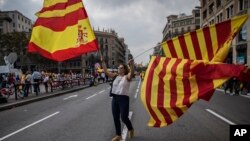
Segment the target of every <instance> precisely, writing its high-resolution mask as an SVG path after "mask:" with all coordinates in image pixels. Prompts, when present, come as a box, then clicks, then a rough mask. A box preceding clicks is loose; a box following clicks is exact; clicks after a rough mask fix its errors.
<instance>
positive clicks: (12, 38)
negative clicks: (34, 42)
mask: <svg viewBox="0 0 250 141" xmlns="http://www.w3.org/2000/svg"><path fill="white" fill-rule="evenodd" d="M28 39H29V34H28V33H25V32H12V33H6V34H1V36H0V51H1V54H0V60H1V61H0V63H1V64H2V63H3V59H1V58H3V57H4V56H6V55H8V54H9V53H11V52H16V53H17V55H18V59H20V57H21V56H23V55H25V54H26V48H27V45H28V42H29V40H28Z"/></svg>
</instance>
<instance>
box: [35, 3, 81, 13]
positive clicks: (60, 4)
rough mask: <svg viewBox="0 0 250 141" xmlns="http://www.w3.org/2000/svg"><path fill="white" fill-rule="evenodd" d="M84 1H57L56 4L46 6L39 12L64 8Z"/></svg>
mask: <svg viewBox="0 0 250 141" xmlns="http://www.w3.org/2000/svg"><path fill="white" fill-rule="evenodd" d="M79 2H82V0H68V1H67V2H66V3H57V4H55V5H52V6H49V7H44V8H43V9H42V10H41V11H39V13H43V12H46V11H53V10H64V9H66V7H68V6H71V5H74V4H76V3H79Z"/></svg>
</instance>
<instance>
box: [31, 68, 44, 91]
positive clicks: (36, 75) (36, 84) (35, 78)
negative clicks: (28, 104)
mask: <svg viewBox="0 0 250 141" xmlns="http://www.w3.org/2000/svg"><path fill="white" fill-rule="evenodd" d="M32 78H33V81H34V92H35V93H36V95H38V93H39V92H40V87H39V82H40V80H41V79H42V75H41V73H40V72H39V71H34V72H33V73H32Z"/></svg>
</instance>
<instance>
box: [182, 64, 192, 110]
mask: <svg viewBox="0 0 250 141" xmlns="http://www.w3.org/2000/svg"><path fill="white" fill-rule="evenodd" d="M191 63H192V61H191V60H188V61H187V62H186V63H185V64H184V67H183V79H182V82H183V86H184V99H183V105H186V106H187V107H190V106H191V103H190V101H189V98H190V96H191V85H190V82H189V77H190V76H189V74H190V65H191Z"/></svg>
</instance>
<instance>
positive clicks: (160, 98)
mask: <svg viewBox="0 0 250 141" xmlns="http://www.w3.org/2000/svg"><path fill="white" fill-rule="evenodd" d="M169 61H170V59H165V61H164V63H163V69H162V70H161V72H160V73H159V83H158V84H159V85H158V98H157V107H158V109H159V110H160V112H161V113H162V115H163V116H164V119H165V121H166V122H167V123H168V124H171V123H172V122H173V121H172V119H171V116H170V115H169V113H168V112H167V110H166V109H165V108H164V99H165V98H164V85H165V82H164V80H163V78H164V76H165V75H166V68H167V65H168V63H169Z"/></svg>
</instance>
